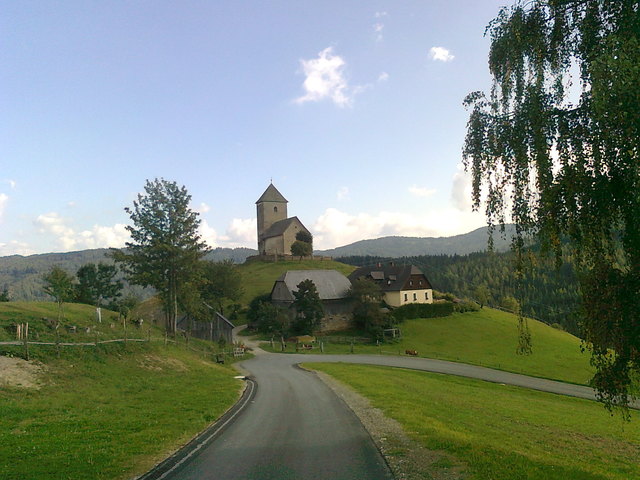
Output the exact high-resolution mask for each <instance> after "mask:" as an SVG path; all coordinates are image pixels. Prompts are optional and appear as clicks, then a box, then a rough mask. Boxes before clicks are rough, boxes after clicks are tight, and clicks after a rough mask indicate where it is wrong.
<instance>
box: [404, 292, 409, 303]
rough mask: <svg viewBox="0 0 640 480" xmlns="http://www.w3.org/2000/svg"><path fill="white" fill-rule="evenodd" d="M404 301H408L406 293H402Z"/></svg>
mask: <svg viewBox="0 0 640 480" xmlns="http://www.w3.org/2000/svg"><path fill="white" fill-rule="evenodd" d="M404 301H405V302H407V301H409V298H408V297H407V294H406V293H405V294H404Z"/></svg>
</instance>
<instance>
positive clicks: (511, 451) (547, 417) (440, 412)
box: [305, 363, 640, 480]
mask: <svg viewBox="0 0 640 480" xmlns="http://www.w3.org/2000/svg"><path fill="white" fill-rule="evenodd" d="M305 366H306V367H309V368H313V369H317V370H321V371H323V372H325V373H327V374H329V375H331V376H333V377H334V378H336V379H337V380H339V381H341V382H343V383H346V384H348V385H350V386H351V387H352V388H354V389H355V390H356V391H357V392H358V393H360V394H361V395H363V396H365V397H367V398H368V399H369V400H370V401H371V403H372V405H373V406H374V407H376V408H379V409H381V410H382V411H383V412H384V414H385V415H386V416H388V417H390V418H393V419H395V420H397V421H398V422H400V423H401V424H402V426H403V428H404V430H405V431H406V433H407V434H408V435H409V436H410V437H411V438H413V439H414V440H416V441H418V442H419V443H420V444H421V445H423V446H424V447H426V448H428V449H432V450H444V451H446V452H448V453H449V454H451V455H453V456H454V457H455V458H457V459H458V460H459V461H460V462H461V463H463V464H464V465H466V466H467V474H468V477H466V478H468V479H472V480H485V479H493V480H514V479H530V480H534V479H535V480H538V479H549V480H555V479H557V480H571V479H574V480H595V479H619V480H628V479H631V478H640V463H639V462H638V458H640V415H639V414H638V412H637V411H632V412H631V422H630V423H626V422H624V421H622V420H621V419H620V417H619V416H615V417H611V416H610V415H609V414H608V413H607V412H606V411H605V410H604V408H603V407H602V405H600V404H598V403H596V402H592V401H588V400H582V399H577V398H571V397H563V396H559V395H554V394H549V393H543V392H538V391H533V390H527V389H522V388H518V387H511V386H504V385H498V384H492V383H488V382H482V381H479V380H472V379H466V378H459V377H453V376H445V375H438V374H431V373H425V372H416V371H408V370H401V369H393V368H389V367H373V366H364V365H346V364H333V363H330V364H325V363H321V364H315V363H313V364H305Z"/></svg>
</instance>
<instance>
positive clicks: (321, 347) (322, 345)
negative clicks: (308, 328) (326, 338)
mask: <svg viewBox="0 0 640 480" xmlns="http://www.w3.org/2000/svg"><path fill="white" fill-rule="evenodd" d="M320 353H324V342H320Z"/></svg>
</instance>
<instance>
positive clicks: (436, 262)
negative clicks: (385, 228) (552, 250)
mask: <svg viewBox="0 0 640 480" xmlns="http://www.w3.org/2000/svg"><path fill="white" fill-rule="evenodd" d="M338 260H339V261H341V262H344V263H348V264H351V265H358V266H359V265H371V264H375V263H377V262H386V261H391V260H394V261H395V262H397V263H400V262H402V263H410V264H414V265H417V266H419V267H420V268H422V269H423V271H424V272H425V273H426V275H427V277H428V278H429V280H430V281H431V283H432V285H433V288H434V289H435V290H438V291H440V292H450V293H452V294H454V295H456V296H457V297H461V298H468V299H476V297H477V296H478V295H477V294H478V291H477V288H478V287H479V286H483V285H484V286H486V290H487V291H488V298H487V303H488V305H491V306H503V305H504V306H507V305H508V304H509V303H510V301H509V299H506V300H505V298H506V297H515V298H516V299H517V300H518V301H519V302H520V305H521V306H522V310H523V312H524V314H525V315H527V316H530V317H533V318H537V319H539V320H541V321H543V322H545V323H548V324H556V323H557V324H559V325H561V326H562V327H563V328H564V329H565V330H567V331H568V332H570V333H573V334H574V335H578V336H579V334H580V329H579V325H578V318H579V315H578V309H579V306H580V298H579V291H578V282H577V279H576V274H575V271H574V269H573V265H572V263H571V258H570V257H569V259H568V261H566V262H565V263H564V264H563V265H562V266H561V267H560V269H556V267H555V264H554V261H553V259H551V258H549V259H543V260H538V261H537V262H536V264H535V265H529V266H528V267H527V268H526V269H525V272H524V278H523V281H522V288H518V282H517V279H516V268H515V262H514V255H513V253H511V252H503V253H489V252H482V253H472V254H469V255H425V256H416V257H402V258H399V259H391V258H388V257H386V258H383V257H370V256H365V257H343V258H340V259H338ZM511 303H512V302H511Z"/></svg>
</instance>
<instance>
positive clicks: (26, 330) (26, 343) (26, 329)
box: [23, 323, 29, 362]
mask: <svg viewBox="0 0 640 480" xmlns="http://www.w3.org/2000/svg"><path fill="white" fill-rule="evenodd" d="M23 336H24V355H25V359H26V360H27V362H28V361H29V324H28V323H26V324H25V326H24V332H23Z"/></svg>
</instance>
